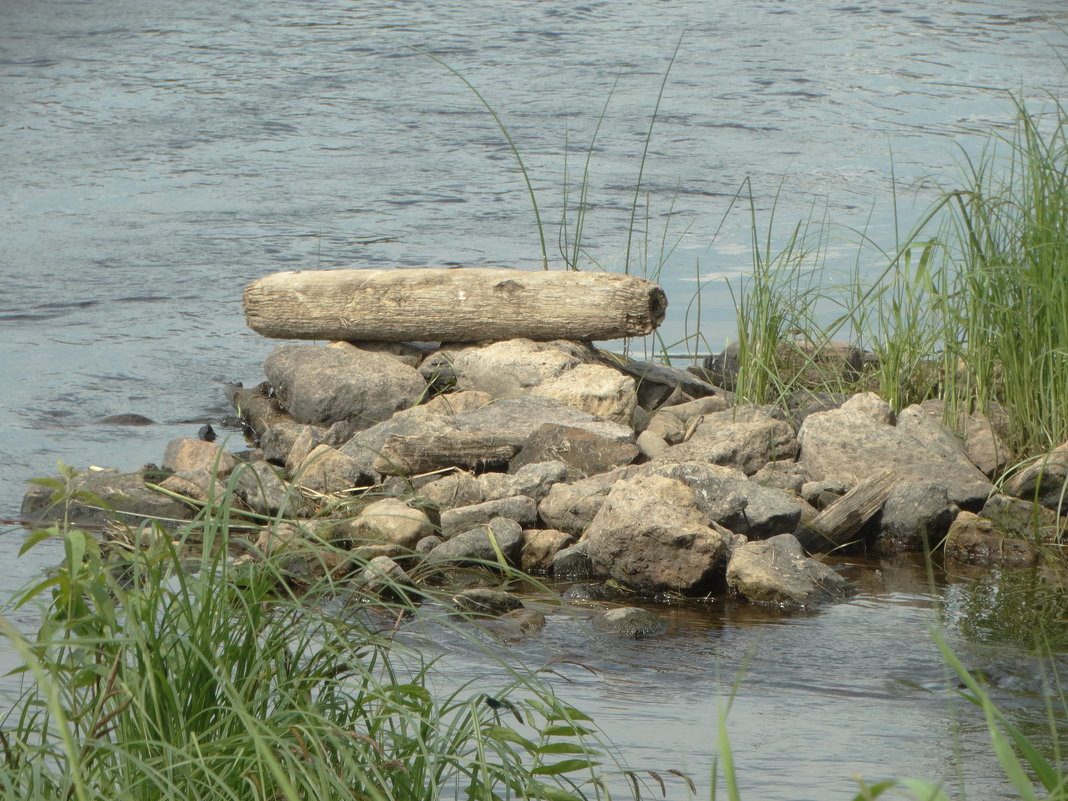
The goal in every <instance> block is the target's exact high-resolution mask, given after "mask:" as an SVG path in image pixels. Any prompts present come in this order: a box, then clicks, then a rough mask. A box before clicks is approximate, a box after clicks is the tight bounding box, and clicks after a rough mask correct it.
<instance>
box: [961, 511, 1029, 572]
mask: <svg viewBox="0 0 1068 801" xmlns="http://www.w3.org/2000/svg"><path fill="white" fill-rule="evenodd" d="M946 556H947V557H948V558H950V559H956V560H957V561H958V562H965V563H967V564H971V565H991V566H992V565H1001V566H1003V567H1030V566H1032V565H1034V564H1036V563H1037V562H1038V550H1037V549H1036V548H1035V546H1034V545H1032V544H1031V543H1029V542H1027V541H1026V540H1022V539H1018V538H1016V537H1006V536H1005V535H1004V534H1002V533H1001V532H1000V531H998V530H997V528H996V527H995V526H994V522H993V521H992V520H987V519H986V518H983V517H979V515H977V514H973V513H972V512H961V513H960V514H959V515H957V519H956V520H954V521H953V525H952V526H950V527H949V534H947V535H946Z"/></svg>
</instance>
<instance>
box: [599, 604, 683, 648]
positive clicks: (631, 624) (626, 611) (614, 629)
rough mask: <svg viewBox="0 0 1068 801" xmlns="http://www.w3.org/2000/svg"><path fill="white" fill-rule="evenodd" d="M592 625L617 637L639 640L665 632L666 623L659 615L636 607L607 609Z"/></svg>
mask: <svg viewBox="0 0 1068 801" xmlns="http://www.w3.org/2000/svg"><path fill="white" fill-rule="evenodd" d="M593 624H594V625H595V626H596V627H597V628H599V629H601V630H602V631H609V632H611V633H612V634H615V635H617V636H619V637H625V638H627V639H631V640H641V639H645V638H647V637H655V636H657V635H658V634H663V633H664V632H665V631H667V623H665V622H664V619H663V618H661V617H660V616H659V615H657V614H655V613H653V612H650V611H649V610H648V609H640V608H639V607H636V606H622V607H619V608H618V609H609V610H608V611H607V612H602V613H601V614H599V615H597V616H596V617H595V618H594V619H593Z"/></svg>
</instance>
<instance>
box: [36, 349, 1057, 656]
mask: <svg viewBox="0 0 1068 801" xmlns="http://www.w3.org/2000/svg"><path fill="white" fill-rule="evenodd" d="M859 358H860V357H855V358H853V357H851V359H850V360H848V364H849V366H850V367H849V369H854V365H853V362H857V361H858V359H859ZM727 363H729V359H727V358H724V359H722V360H721V363H720V366H721V367H722V365H723V364H727ZM858 363H859V362H858ZM264 371H265V374H266V377H267V381H266V382H264V383H263V384H261V385H259V386H258V387H255V388H252V389H248V388H242V387H233V388H232V389H231V390H230V393H229V394H230V400H231V402H232V403H233V404H234V406H235V407H236V409H237V410H238V413H239V414H240V416H241V418H242V420H243V421H244V423H245V425H246V426H247V432H248V434H249V437H250V438H251V439H252V440H253V442H254V443H255V444H256V447H255V448H254V449H253V450H251V451H248V452H246V453H244V454H233V453H230V452H229V451H228V450H226V449H225V447H223V446H221V445H219V444H216V443H209V442H204V441H200V440H196V439H183V440H176V441H174V442H172V443H170V444H169V445H168V446H167V448H166V451H165V454H164V457H163V463H162V467H161V468H160V469H157V470H158V472H157V473H153V474H151V475H147V476H146V474H145V473H142V474H134V475H128V474H119V473H110V472H104V473H97V474H87V475H85V476H83V477H80V478H79V479H78V480H79V481H80V482H82V486H84V488H87V489H91V490H92V491H93V492H94V493H95V494H96V495H98V496H100V497H102V498H103V499H104V500H105V501H107V502H108V503H109V504H110V505H111V506H112V507H113V508H114V509H115V510H116V511H117V512H119V513H122V512H129V513H136V512H142V511H143V512H145V513H147V514H149V515H151V516H153V517H162V518H170V519H180V518H188V517H189V516H190V514H191V512H190V507H189V506H187V505H185V504H183V503H182V502H181V501H180V500H178V499H177V496H185V497H188V498H191V499H194V500H198V501H205V500H208V499H210V498H212V497H213V496H214V497H217V496H218V495H219V494H220V493H221V491H222V488H223V487H224V486H225V485H227V484H229V486H230V487H231V488H232V491H233V497H234V499H235V501H236V502H237V503H239V504H241V505H242V506H244V507H245V508H247V509H248V510H250V511H253V512H256V513H259V514H262V515H271V516H276V517H278V518H283V517H284V518H287V519H290V520H292V521H297V522H295V523H292V524H288V525H279V526H274V527H271V528H268V529H265V530H264V531H262V532H259V534H258V544H259V547H260V549H261V550H264V551H266V550H272V549H283V551H287V550H288V551H292V552H293V553H294V554H297V553H300V554H302V556H301V558H302V559H304V562H302V563H301V565H300V566H299V570H297V572H298V573H299V572H300V571H307V572H309V573H315V572H316V571H317V570H318V571H319V572H322V571H324V570H329V571H330V572H332V573H333V574H334V575H345V574H352V575H354V576H357V577H358V578H359V580H360V581H362V582H363V584H364V586H365V587H375V586H378V587H387V586H389V587H396V586H403V585H405V584H411V583H413V582H414V579H412V576H413V575H416V574H422V575H430V574H437V575H440V574H442V573H443V572H445V571H447V570H448V569H450V568H452V567H454V566H464V565H482V566H485V565H493V564H499V563H501V562H504V563H507V564H508V565H510V566H512V567H515V568H518V569H521V570H523V571H526V572H528V573H532V574H548V575H550V576H553V577H555V578H557V579H560V580H565V581H591V580H611V581H613V582H615V583H616V584H618V585H622V586H623V587H625V588H628V589H630V590H633V591H635V592H637V593H640V594H644V595H648V596H656V595H661V594H678V595H685V596H705V595H708V594H713V593H723V592H733V593H737V594H739V595H741V596H744V597H745V598H747V599H749V600H750V601H753V602H756V603H765V604H774V605H779V606H783V607H797V606H812V605H815V604H820V603H823V602H826V601H833V600H838V599H842V598H845V597H847V596H848V595H849V593H850V586H849V583H848V582H847V581H846V580H845V579H843V578H842V577H841V576H840V575H839V574H838V573H836V572H835V571H834V570H833V569H831V568H830V567H828V566H827V565H826V564H824V563H823V562H822V561H820V560H819V559H817V558H815V555H816V552H818V551H820V550H824V549H830V548H833V547H835V546H836V545H838V544H841V543H843V542H847V543H849V544H854V545H859V546H862V547H865V548H870V549H873V550H875V551H880V552H899V551H910V550H922V549H925V548H932V549H933V548H935V547H937V546H940V545H944V549H945V555H946V556H947V557H951V558H955V559H960V560H962V561H965V562H970V563H983V564H1011V565H1019V564H1033V563H1034V562H1035V561H1036V560H1037V559H1038V558H1039V554H1038V550H1037V549H1036V548H1035V546H1034V545H1033V544H1032V543H1031V542H1030V541H1028V540H1026V539H1025V538H1024V537H1023V536H1021V535H1020V532H1021V531H1022V530H1023V529H1024V528H1025V527H1026V525H1027V522H1028V521H1032V520H1034V519H1035V517H1036V515H1037V516H1040V517H1041V518H1042V520H1043V521H1044V525H1045V526H1046V527H1045V529H1044V530H1045V531H1047V532H1049V534H1050V536H1051V537H1053V536H1056V535H1057V532H1063V531H1064V529H1065V519H1064V518H1063V517H1060V518H1058V516H1057V512H1056V511H1054V509H1056V508H1057V505H1058V503H1059V501H1060V496H1059V494H1058V492H1057V488H1058V487H1063V486H1064V480H1065V479H1064V477H1065V473H1066V471H1068V445H1066V446H1062V448H1060V449H1058V451H1056V452H1055V453H1054V454H1052V455H1051V457H1050V458H1049V459H1047V460H1045V461H1044V462H1043V463H1042V464H1041V465H1036V467H1035V469H1034V470H1027V471H1023V472H1021V473H1018V474H1017V475H1016V476H1015V477H1014V478H1013V479H1012V481H1010V482H1007V483H1006V484H1005V485H1004V487H1002V490H1003V492H996V491H995V487H994V485H993V484H992V483H991V477H992V476H995V475H996V473H997V471H998V470H1000V469H1001V468H1002V467H1003V461H1001V462H999V458H998V454H999V453H1002V454H1003V453H1004V448H1000V450H999V443H998V439H997V435H996V433H995V432H994V430H993V426H992V425H991V424H990V423H989V421H987V420H986V419H985V418H983V417H982V416H981V415H973V416H972V418H969V421H968V424H967V427H966V431H967V438H966V439H963V440H962V439H961V438H960V437H958V436H957V434H955V433H954V432H953V431H951V430H950V429H948V428H947V427H946V426H945V425H943V423H942V410H941V408H940V407H938V406H937V404H924V405H922V406H912V407H909V408H907V409H904V410H903V411H902V412H901V413H900V414H898V415H896V416H895V415H894V414H893V413H892V411H891V409H890V407H889V406H888V405H887V404H886V403H885V402H883V401H882V400H881V399H880V398H878V397H877V396H875V395H873V394H871V393H864V394H859V395H855V396H853V397H849V398H842V399H836V400H837V401H838V402H836V403H834V404H825V405H826V406H828V407H829V408H824V409H823V410H819V411H810V412H809V413H808V414H807V415H806V416H804V417H803V419H802V420H800V421H797V420H796V419H791V418H790V417H788V416H787V415H786V414H785V413H784V412H783V411H781V410H780V409H777V408H773V407H767V406H757V405H751V404H738V403H735V402H734V399H733V396H732V394H731V393H730V392H729V391H727V390H725V389H723V388H722V387H720V386H717V385H715V384H713V383H711V381H710V380H708V379H714V380H717V381H719V382H720V383H728V384H729V380H728V378H727V377H725V376H724V374H723V373H722V372H720V373H716V374H712V373H709V372H707V371H702V370H700V369H697V368H692V369H691V370H688V371H684V370H679V369H677V368H674V367H669V366H666V365H655V364H649V363H641V362H632V361H629V360H625V359H621V358H619V357H616V356H612V355H610V354H607V353H605V352H602V351H600V350H598V349H597V348H595V347H594V346H593V345H592V344H590V342H588V341H579V340H574V339H557V340H548V341H535V340H532V339H528V338H512V339H502V340H495V341H487V342H477V343H466V342H465V343H426V342H419V341H413V342H333V343H330V344H328V345H283V346H281V347H279V348H278V349H277V350H276V351H274V352H273V353H272V354H271V355H270V356H269V357H268V358H267V360H266V363H265V365H264ZM146 477H147V478H148V479H149V480H150V481H151V483H154V484H158V485H159V486H160V487H162V488H164V489H165V490H169V491H170V492H171V493H172V494H170V495H161V494H160V493H158V492H155V491H152V490H149V489H146V488H145V480H146ZM865 488H867V489H868V490H870V491H869V492H867V493H864V492H863V491H862V490H864V489H865ZM850 490H856V491H860V496H863V497H864V504H861V503H860V502H859V501H857V500H854V498H857V497H860V496H858V495H857V494H856V492H849V491H850ZM1005 492H1007V493H1011V494H1004V493H1005ZM47 500H48V499H47V493H45V492H43V491H39V490H38V489H36V488H35V489H34V490H31V491H30V493H29V494H28V495H27V497H26V500H25V503H24V507H23V514H24V516H25V517H26V518H27V519H30V520H37V519H41V518H42V517H46V516H47V512H46V508H47ZM342 501H344V502H342ZM145 504H147V506H146V505H145ZM84 511H85V512H86V514H93V512H92V510H91V509H86V510H84ZM75 516H76V517H77V510H76V511H75ZM843 521H844V522H843ZM298 543H301V544H303V546H304V547H303V548H297V547H296V546H297V544H298ZM315 543H320V544H322V543H331V544H332V545H333V546H335V547H334V549H333V551H332V553H333V554H334V555H333V556H331V557H330V558H326V557H325V556H313V557H308V556H307V554H308V553H309V551H308V548H309V547H311V546H313V545H314V544H315ZM339 543H341V544H344V545H345V548H346V549H347V553H348V556H347V557H346V558H341V559H339V558H338V557H337V556H336V551H337V549H336V546H337V545H338V544H339ZM802 543H803V544H804V546H805V548H807V549H808V551H809V553H806V551H805V549H803V548H802ZM821 546H823V547H821ZM313 553H314V549H313ZM295 569H296V568H295ZM458 597H459V596H458ZM491 601H492V602H491ZM456 603H457V604H458V605H461V606H464V608H468V609H470V608H476V609H485V610H490V609H493V610H501V613H502V614H503V612H509V611H512V610H511V608H510V604H509V603H507V602H502V601H501V600H500V599H499V598H493V599H490V598H489V596H483V595H477V594H471V593H468V595H466V596H464V597H463V598H462V599H461V600H457V601H456ZM487 614H489V612H487ZM621 630H623V631H629V632H644V633H645V634H650V633H655V631H656V630H657V627H656V626H655V625H653V626H650V625H647V624H645V623H643V624H641V625H630V624H628V625H625V626H622V627H621ZM634 636H638V635H634Z"/></svg>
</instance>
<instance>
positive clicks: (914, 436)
mask: <svg viewBox="0 0 1068 801" xmlns="http://www.w3.org/2000/svg"><path fill="white" fill-rule="evenodd" d="M847 407H848V404H846V406H844V407H843V408H841V409H835V410H832V411H829V412H820V413H819V414H813V415H811V416H809V417H808V418H807V419H806V420H805V422H804V423H803V424H802V426H801V431H800V433H799V435H798V439H799V440H800V442H801V453H800V456H799V457H798V461H799V462H800V463H801V464H802V465H803V466H804V467H805V468H806V469H807V470H808V472H809V474H810V475H811V476H812V478H813V480H815V481H822V480H826V479H838V480H842V481H846V482H848V483H849V484H850V486H853V485H854V484H856V483H859V482H860V481H863V480H864V479H867V478H870V477H871V476H872V475H874V474H875V473H877V472H879V471H880V470H882V469H884V468H886V469H889V470H891V471H892V472H893V474H894V476H895V478H896V479H897V480H898V481H928V480H937V481H938V482H939V483H942V484H944V485H945V487H946V491H947V494H948V496H949V499H950V500H951V501H952V502H954V503H956V504H957V505H958V506H962V507H966V506H968V505H972V506H974V507H976V508H977V507H978V506H980V505H981V504H982V503H983V500H984V499H985V498H986V496H987V495H988V494H989V493H990V491H991V489H992V487H991V484H990V482H989V481H988V480H987V478H986V476H984V475H983V474H982V472H981V471H980V470H979V468H977V467H976V466H975V465H973V464H972V463H971V460H970V459H969V458H968V456H967V454H966V453H964V449H963V445H962V443H961V442H960V440H959V439H958V438H957V437H956V436H955V435H954V434H953V433H952V432H950V431H948V430H947V429H946V428H945V427H944V426H942V425H940V424H939V423H938V422H937V421H935V420H932V419H931V417H930V415H928V414H927V413H926V412H924V411H923V410H922V409H920V408H919V407H918V406H916V407H913V406H910V407H909V408H907V409H904V410H903V411H902V412H901V414H900V415H899V416H898V424H897V426H896V427H895V426H891V425H888V424H885V423H880V422H878V421H876V420H873V419H872V418H871V417H870V416H869V415H867V414H865V413H862V412H859V411H857V410H855V409H851V408H847Z"/></svg>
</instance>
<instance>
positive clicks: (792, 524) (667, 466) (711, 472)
mask: <svg viewBox="0 0 1068 801" xmlns="http://www.w3.org/2000/svg"><path fill="white" fill-rule="evenodd" d="M638 470H639V471H640V472H641V473H643V474H646V475H659V476H666V477H667V478H673V479H677V480H678V481H681V482H682V483H683V484H685V485H686V486H688V487H689V488H690V489H691V490H692V491H693V494H694V500H695V501H696V503H697V506H698V508H699V509H700V510H701V511H702V513H703V514H704V515H705V516H706V523H709V524H711V523H718V524H719V525H722V526H724V527H725V528H728V529H730V530H731V531H733V532H735V533H736V534H744V535H745V536H746V537H749V538H751V539H765V538H767V537H772V536H774V535H776V534H784V533H787V532H791V531H793V530H794V529H796V528H797V524H798V523H799V522H800V520H801V513H802V505H801V503H800V501H799V499H798V498H796V497H793V496H791V495H790V494H789V493H787V492H784V491H783V490H779V489H775V488H774V487H765V486H762V485H760V484H757V483H755V482H753V481H751V480H749V479H747V478H746V477H745V474H744V473H742V472H741V471H740V470H736V469H733V468H730V467H720V466H719V465H713V464H708V463H707V462H697V461H694V462H658V461H654V462H651V463H649V464H648V465H644V466H642V467H640V468H638Z"/></svg>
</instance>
